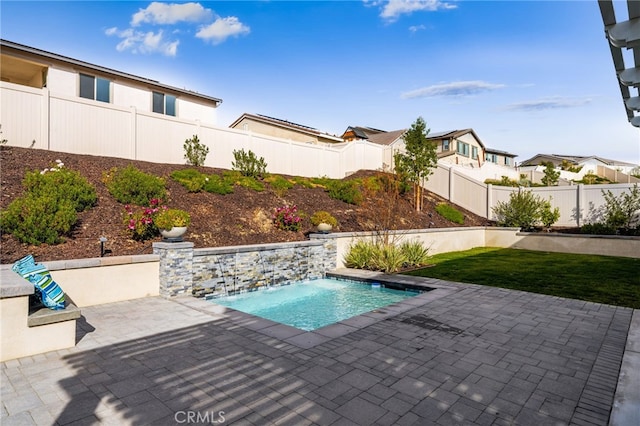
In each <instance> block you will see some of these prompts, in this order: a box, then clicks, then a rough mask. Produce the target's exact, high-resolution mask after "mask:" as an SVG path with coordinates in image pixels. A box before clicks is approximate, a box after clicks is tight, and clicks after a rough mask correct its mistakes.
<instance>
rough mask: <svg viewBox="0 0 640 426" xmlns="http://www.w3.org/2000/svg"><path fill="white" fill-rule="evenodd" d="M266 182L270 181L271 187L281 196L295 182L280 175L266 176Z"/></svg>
mask: <svg viewBox="0 0 640 426" xmlns="http://www.w3.org/2000/svg"><path fill="white" fill-rule="evenodd" d="M264 180H265V182H268V183H269V185H271V188H272V189H273V190H274V191H275V192H276V194H278V195H279V196H281V197H282V196H283V195H284V194H285V193H286V192H287V191H288V190H289V189H291V188H293V185H294V184H293V182H291V181H289V180H288V179H285V178H284V177H282V176H280V175H271V176H268V177H266V178H265V179H264Z"/></svg>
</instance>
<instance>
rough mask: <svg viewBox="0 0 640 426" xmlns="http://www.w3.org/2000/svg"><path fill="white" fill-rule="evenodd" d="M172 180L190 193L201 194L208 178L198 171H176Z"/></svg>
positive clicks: (172, 175) (172, 174)
mask: <svg viewBox="0 0 640 426" xmlns="http://www.w3.org/2000/svg"><path fill="white" fill-rule="evenodd" d="M171 178H172V179H173V180H175V181H176V182H178V183H179V184H180V185H182V186H184V187H185V188H186V189H187V191H189V192H200V191H202V190H203V189H204V187H205V183H206V180H207V176H206V175H205V174H203V173H200V172H199V171H198V170H196V169H183V170H176V171H174V172H173V173H171Z"/></svg>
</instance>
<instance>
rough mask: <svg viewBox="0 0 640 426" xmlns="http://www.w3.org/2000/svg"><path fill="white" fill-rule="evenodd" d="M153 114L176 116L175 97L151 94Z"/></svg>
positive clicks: (156, 93)
mask: <svg viewBox="0 0 640 426" xmlns="http://www.w3.org/2000/svg"><path fill="white" fill-rule="evenodd" d="M153 112H157V113H160V114H166V115H171V116H173V117H175V116H176V97H175V96H172V95H165V94H164V93H158V92H153Z"/></svg>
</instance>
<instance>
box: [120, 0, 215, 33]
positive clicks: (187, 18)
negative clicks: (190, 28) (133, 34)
mask: <svg viewBox="0 0 640 426" xmlns="http://www.w3.org/2000/svg"><path fill="white" fill-rule="evenodd" d="M212 16H213V13H212V12H211V9H205V8H204V7H202V5H201V4H200V3H181V4H177V3H159V2H153V3H151V4H150V5H149V6H147V7H146V9H139V10H138V12H137V13H135V14H134V15H133V16H132V17H131V25H132V26H134V27H135V26H138V25H140V24H141V23H150V24H160V25H168V24H176V23H178V22H203V21H207V20H209V19H211V17H212Z"/></svg>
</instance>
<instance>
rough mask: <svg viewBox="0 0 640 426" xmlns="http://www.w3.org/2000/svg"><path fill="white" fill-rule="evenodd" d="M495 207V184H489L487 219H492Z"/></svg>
mask: <svg viewBox="0 0 640 426" xmlns="http://www.w3.org/2000/svg"><path fill="white" fill-rule="evenodd" d="M492 207H493V185H492V184H490V183H489V184H487V219H489V220H491V208H492Z"/></svg>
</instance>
